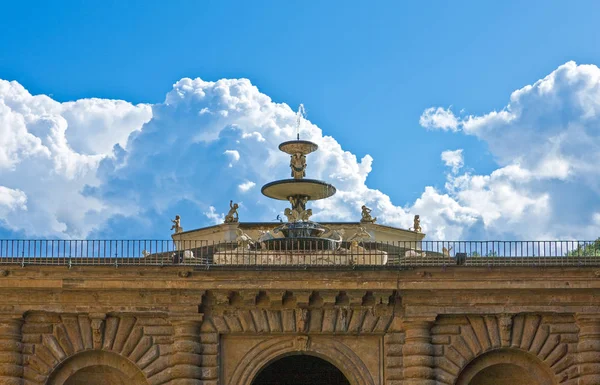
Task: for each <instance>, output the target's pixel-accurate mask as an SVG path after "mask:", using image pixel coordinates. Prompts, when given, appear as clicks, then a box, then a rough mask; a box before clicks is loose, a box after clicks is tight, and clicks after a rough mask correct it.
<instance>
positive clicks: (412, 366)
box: [402, 318, 435, 385]
mask: <svg viewBox="0 0 600 385" xmlns="http://www.w3.org/2000/svg"><path fill="white" fill-rule="evenodd" d="M433 321H434V320H433V319H429V318H427V319H425V318H423V319H410V320H407V321H404V322H403V328H404V346H403V347H402V361H403V362H402V363H403V367H404V370H403V379H404V381H403V382H402V384H403V385H435V373H434V358H433V354H434V352H433V345H432V344H431V326H432V325H433Z"/></svg>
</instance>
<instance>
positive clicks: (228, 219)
mask: <svg viewBox="0 0 600 385" xmlns="http://www.w3.org/2000/svg"><path fill="white" fill-rule="evenodd" d="M238 207H239V206H238V204H237V203H233V201H229V212H228V213H227V215H225V223H237V222H238V220H239V216H238V212H237V210H238Z"/></svg>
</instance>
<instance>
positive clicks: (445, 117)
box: [419, 107, 459, 131]
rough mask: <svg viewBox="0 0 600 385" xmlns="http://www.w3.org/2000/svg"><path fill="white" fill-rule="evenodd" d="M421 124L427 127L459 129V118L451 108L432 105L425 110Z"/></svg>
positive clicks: (446, 129) (449, 129) (447, 129)
mask: <svg viewBox="0 0 600 385" xmlns="http://www.w3.org/2000/svg"><path fill="white" fill-rule="evenodd" d="M419 124H420V125H421V126H423V127H425V128H430V129H441V130H445V131H458V129H459V120H458V118H457V117H456V116H454V113H453V112H452V111H451V110H450V108H447V109H444V108H442V107H437V108H434V107H430V108H428V109H426V110H425V111H423V114H422V115H421V117H420V118H419Z"/></svg>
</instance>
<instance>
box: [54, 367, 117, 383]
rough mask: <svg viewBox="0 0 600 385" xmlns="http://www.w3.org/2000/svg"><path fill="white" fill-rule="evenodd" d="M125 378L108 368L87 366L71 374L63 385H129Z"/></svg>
mask: <svg viewBox="0 0 600 385" xmlns="http://www.w3.org/2000/svg"><path fill="white" fill-rule="evenodd" d="M127 382H128V379H127V376H126V375H125V374H124V373H123V372H121V371H119V370H117V369H115V368H111V367H110V366H104V365H94V366H88V367H87V368H83V369H81V370H78V371H76V372H75V373H73V374H72V375H71V376H70V377H69V378H68V379H67V381H65V383H64V385H101V384H107V385H129V384H128V383H127Z"/></svg>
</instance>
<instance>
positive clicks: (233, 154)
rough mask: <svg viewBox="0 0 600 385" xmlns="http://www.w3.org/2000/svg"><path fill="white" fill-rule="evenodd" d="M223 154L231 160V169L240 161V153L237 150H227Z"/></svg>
mask: <svg viewBox="0 0 600 385" xmlns="http://www.w3.org/2000/svg"><path fill="white" fill-rule="evenodd" d="M223 154H225V155H227V157H228V158H229V167H233V164H234V163H237V161H239V160H240V153H239V152H238V151H237V150H225V152H223Z"/></svg>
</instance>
